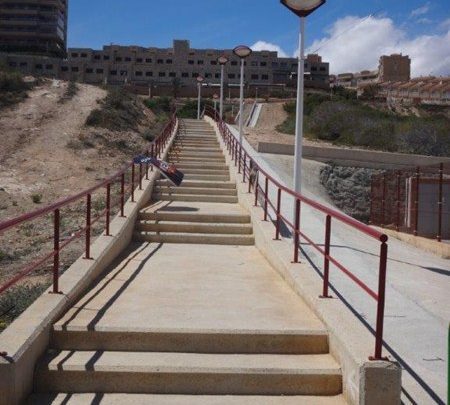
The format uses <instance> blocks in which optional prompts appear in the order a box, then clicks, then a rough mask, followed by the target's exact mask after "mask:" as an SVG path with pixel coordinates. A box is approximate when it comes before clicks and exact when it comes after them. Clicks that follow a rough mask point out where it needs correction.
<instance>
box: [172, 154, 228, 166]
mask: <svg viewBox="0 0 450 405" xmlns="http://www.w3.org/2000/svg"><path fill="white" fill-rule="evenodd" d="M168 161H169V162H171V163H175V164H179V163H199V162H200V163H204V164H207V163H225V156H224V157H221V158H195V157H182V156H177V155H176V154H171V155H170V156H169V157H168Z"/></svg>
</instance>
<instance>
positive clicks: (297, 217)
mask: <svg viewBox="0 0 450 405" xmlns="http://www.w3.org/2000/svg"><path fill="white" fill-rule="evenodd" d="M299 243H300V200H299V199H298V198H297V199H296V201H295V229H294V263H298V262H299V260H298V249H299Z"/></svg>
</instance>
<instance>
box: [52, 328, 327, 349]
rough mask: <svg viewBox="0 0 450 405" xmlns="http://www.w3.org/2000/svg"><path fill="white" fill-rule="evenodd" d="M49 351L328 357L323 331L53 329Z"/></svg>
mask: <svg viewBox="0 0 450 405" xmlns="http://www.w3.org/2000/svg"><path fill="white" fill-rule="evenodd" d="M51 339H52V340H51V347H52V348H53V349H58V350H103V351H125V352H126V351H133V352H184V353H221V354H225V353H229V354H237V353H240V354H327V353H328V351H329V347H328V334H327V332H326V330H325V329H319V328H317V329H300V328H299V329H296V330H280V331H278V330H277V331H271V330H236V329H234V330H209V329H205V330H202V329H198V330H180V331H176V330H175V331H174V330H167V331H166V330H159V329H152V328H145V327H142V326H140V327H136V328H135V329H134V330H133V331H129V330H125V329H123V330H117V329H115V328H111V329H110V330H108V329H102V330H101V331H98V330H92V329H89V328H87V327H84V328H81V327H80V328H77V329H73V328H71V327H70V326H69V327H68V329H67V328H66V327H63V326H62V325H60V324H57V325H55V326H54V327H53V332H52V338H51Z"/></svg>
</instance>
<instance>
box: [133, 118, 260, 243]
mask: <svg viewBox="0 0 450 405" xmlns="http://www.w3.org/2000/svg"><path fill="white" fill-rule="evenodd" d="M184 124H185V125H184V126H183V127H182V129H181V130H180V133H179V134H178V136H177V138H176V139H175V142H174V144H173V147H172V149H171V151H170V153H169V161H170V162H172V163H175V164H176V165H177V167H178V168H179V170H181V171H182V172H183V173H184V174H185V180H184V182H183V183H182V185H181V186H180V187H174V186H172V185H171V183H170V182H169V181H168V180H163V179H162V180H158V181H157V182H156V187H155V190H154V194H153V199H154V200H155V201H163V202H167V204H166V207H169V206H173V205H174V203H176V202H181V203H187V202H192V203H208V204H212V205H209V208H210V211H211V212H210V213H209V214H202V213H201V212H199V211H200V210H201V209H200V208H201V207H202V206H201V205H200V208H199V209H197V212H191V213H184V214H183V215H180V214H177V213H174V212H167V211H165V212H161V211H160V210H155V209H154V205H153V204H152V205H151V207H150V208H149V209H147V210H144V211H142V212H141V213H140V215H139V221H138V223H137V226H136V233H135V239H136V240H139V241H147V242H161V243H203V244H219V245H221V244H227V245H253V244H254V237H253V230H252V227H251V225H250V217H249V216H248V215H246V214H244V213H242V214H230V213H229V212H228V211H229V210H228V209H227V208H226V207H223V206H221V205H215V204H217V203H222V204H233V205H236V204H237V203H238V198H237V190H236V184H234V183H233V182H231V181H230V172H229V168H228V166H227V164H226V163H225V156H224V155H223V152H222V149H221V147H220V144H219V142H218V140H217V137H216V134H215V132H214V130H213V128H212V127H211V126H210V125H208V124H207V123H206V122H203V121H201V122H198V121H187V123H184ZM207 207H208V205H206V206H203V208H204V209H205V208H207ZM192 208H193V209H195V207H192ZM197 208H198V207H197Z"/></svg>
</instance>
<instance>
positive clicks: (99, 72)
mask: <svg viewBox="0 0 450 405" xmlns="http://www.w3.org/2000/svg"><path fill="white" fill-rule="evenodd" d="M103 72H104V70H103V69H97V70H96V73H97V74H103Z"/></svg>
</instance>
